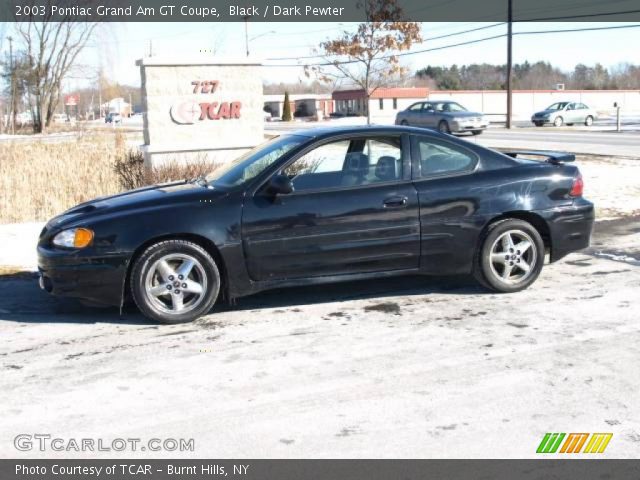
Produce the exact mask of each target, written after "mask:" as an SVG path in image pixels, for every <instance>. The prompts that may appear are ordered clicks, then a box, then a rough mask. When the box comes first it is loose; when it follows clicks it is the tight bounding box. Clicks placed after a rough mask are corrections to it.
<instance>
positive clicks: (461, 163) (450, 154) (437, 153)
mask: <svg viewBox="0 0 640 480" xmlns="http://www.w3.org/2000/svg"><path fill="white" fill-rule="evenodd" d="M413 146H414V151H415V154H416V155H417V157H418V163H419V165H420V168H419V174H418V175H417V178H431V177H436V176H441V175H455V174H461V173H465V172H469V171H472V170H473V169H474V168H475V167H476V165H477V163H478V157H477V155H476V154H475V153H473V152H471V151H470V150H467V149H466V148H464V147H461V146H458V145H455V144H453V143H449V142H443V141H440V140H437V139H433V138H428V137H414V142H413Z"/></svg>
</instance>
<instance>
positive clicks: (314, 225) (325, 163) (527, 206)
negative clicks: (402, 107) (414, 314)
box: [38, 127, 594, 323]
mask: <svg viewBox="0 0 640 480" xmlns="http://www.w3.org/2000/svg"><path fill="white" fill-rule="evenodd" d="M533 153H535V152H533ZM519 154H524V155H525V156H527V154H529V155H530V154H532V152H526V153H523V152H519V153H513V152H512V153H509V154H503V153H499V152H495V151H492V150H489V149H486V148H483V147H480V146H478V145H474V144H471V143H468V142H465V141H464V140H459V139H457V138H454V137H451V136H449V135H445V134H440V133H437V132H431V131H428V130H424V129H418V128H412V127H350V128H341V129H317V130H306V131H304V132H300V133H295V134H291V135H283V136H281V137H278V138H276V139H274V140H271V141H270V142H268V143H265V144H264V145H261V146H259V147H257V148H256V149H254V150H252V151H251V152H249V153H247V154H246V155H244V156H243V157H241V158H239V159H238V160H237V161H235V162H234V163H232V164H230V165H227V166H225V167H224V168H221V169H218V170H216V171H215V172H214V173H213V174H212V175H211V176H209V177H206V178H205V177H202V178H198V179H194V180H192V181H181V182H175V183H170V184H164V185H157V186H151V187H146V188H140V189H138V190H133V191H129V192H124V193H121V194H119V195H114V196H111V197H105V198H99V199H96V200H93V201H90V202H87V203H83V204H81V205H78V206H77V207H74V208H72V209H70V210H68V211H67V212H65V213H63V214H62V215H60V216H58V217H56V218H54V219H52V220H51V221H50V222H49V223H48V224H47V225H46V227H45V228H44V230H43V231H42V234H41V235H40V239H39V244H38V256H39V268H40V274H41V278H40V284H41V286H42V287H43V288H44V289H45V290H47V291H49V292H52V293H54V294H58V295H67V296H75V297H78V298H81V299H84V300H85V301H89V302H93V303H102V304H115V305H118V304H122V302H124V301H125V299H126V298H127V297H129V296H131V297H132V298H133V299H134V300H135V303H136V304H137V305H138V307H139V308H140V310H141V311H142V312H143V313H144V314H145V315H146V316H148V317H151V318H153V319H156V320H159V321H161V322H168V323H177V322H184V321H190V320H193V319H195V318H197V317H198V316H200V315H203V314H206V313H207V312H208V311H209V310H210V309H211V307H212V306H213V305H214V303H215V302H216V300H218V299H223V298H224V299H232V298H236V297H240V296H243V295H248V294H251V293H254V292H257V291H260V290H264V289H268V288H273V287H282V286H289V285H304V284H319V283H322V282H336V281H343V280H354V279H362V278H377V277H386V276H389V275H401V274H409V273H423V274H468V273H472V274H473V275H474V276H475V277H476V278H477V280H478V281H479V282H480V283H481V284H482V285H484V286H485V287H487V288H489V289H492V290H496V291H499V292H515V291H518V290H522V289H524V288H526V287H528V286H529V285H531V284H532V283H533V282H534V281H535V280H536V278H537V277H538V275H539V274H540V271H541V269H542V265H543V262H544V257H545V252H548V253H550V259H551V261H555V260H558V259H559V258H561V257H563V256H564V255H566V254H567V253H569V252H572V251H575V250H578V249H581V248H584V247H586V246H587V245H588V244H589V238H590V235H591V229H592V225H593V221H594V208H593V204H592V203H590V202H588V201H587V200H585V199H584V198H583V197H582V189H583V182H582V177H581V175H580V172H579V171H578V168H577V167H575V166H573V165H568V164H567V162H571V161H572V160H573V159H574V158H573V156H571V155H566V154H555V153H548V152H537V154H538V155H539V156H540V155H541V156H542V158H543V159H544V160H543V161H537V160H531V159H523V158H520V157H518V155H519Z"/></svg>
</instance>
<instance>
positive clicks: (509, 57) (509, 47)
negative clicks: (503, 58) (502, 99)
mask: <svg viewBox="0 0 640 480" xmlns="http://www.w3.org/2000/svg"><path fill="white" fill-rule="evenodd" d="M507 2H509V7H508V12H507V16H508V20H507V21H508V26H507V128H511V114H512V105H511V97H512V95H513V85H512V83H511V75H512V73H513V72H512V70H513V65H512V64H513V57H512V47H513V0H507Z"/></svg>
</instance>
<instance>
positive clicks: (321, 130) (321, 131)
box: [291, 125, 441, 138]
mask: <svg viewBox="0 0 640 480" xmlns="http://www.w3.org/2000/svg"><path fill="white" fill-rule="evenodd" d="M372 133H373V134H399V133H418V134H420V135H430V136H434V137H438V136H441V134H439V133H437V132H435V131H433V130H427V129H425V128H419V127H409V126H403V125H348V126H335V127H314V128H305V129H301V130H296V131H293V132H291V134H292V135H299V136H304V137H309V138H324V137H332V136H337V135H351V134H353V135H366V134H372Z"/></svg>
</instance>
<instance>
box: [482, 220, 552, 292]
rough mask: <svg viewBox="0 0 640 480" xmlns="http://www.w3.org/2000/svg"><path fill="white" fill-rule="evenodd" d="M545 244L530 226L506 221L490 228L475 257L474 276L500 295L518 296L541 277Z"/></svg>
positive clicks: (523, 222) (518, 221)
mask: <svg viewBox="0 0 640 480" xmlns="http://www.w3.org/2000/svg"><path fill="white" fill-rule="evenodd" d="M543 263H544V242H543V241H542V237H541V236H540V234H539V233H538V231H537V230H536V229H535V228H534V227H533V226H532V225H531V224H530V223H528V222H525V221H523V220H517V219H513V218H510V219H505V220H500V221H498V222H495V223H493V224H492V225H490V226H489V227H488V228H487V230H486V232H485V234H484V236H483V239H482V241H481V244H480V248H479V250H478V252H477V253H476V261H475V265H474V276H475V277H476V279H477V280H478V281H479V282H480V283H481V284H482V285H484V286H485V287H487V288H489V289H491V290H495V291H497V292H504V293H510V292H518V291H520V290H524V289H525V288H527V287H528V286H529V285H531V284H532V283H533V282H535V280H536V279H537V278H538V275H540V272H541V271H542V265H543Z"/></svg>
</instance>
